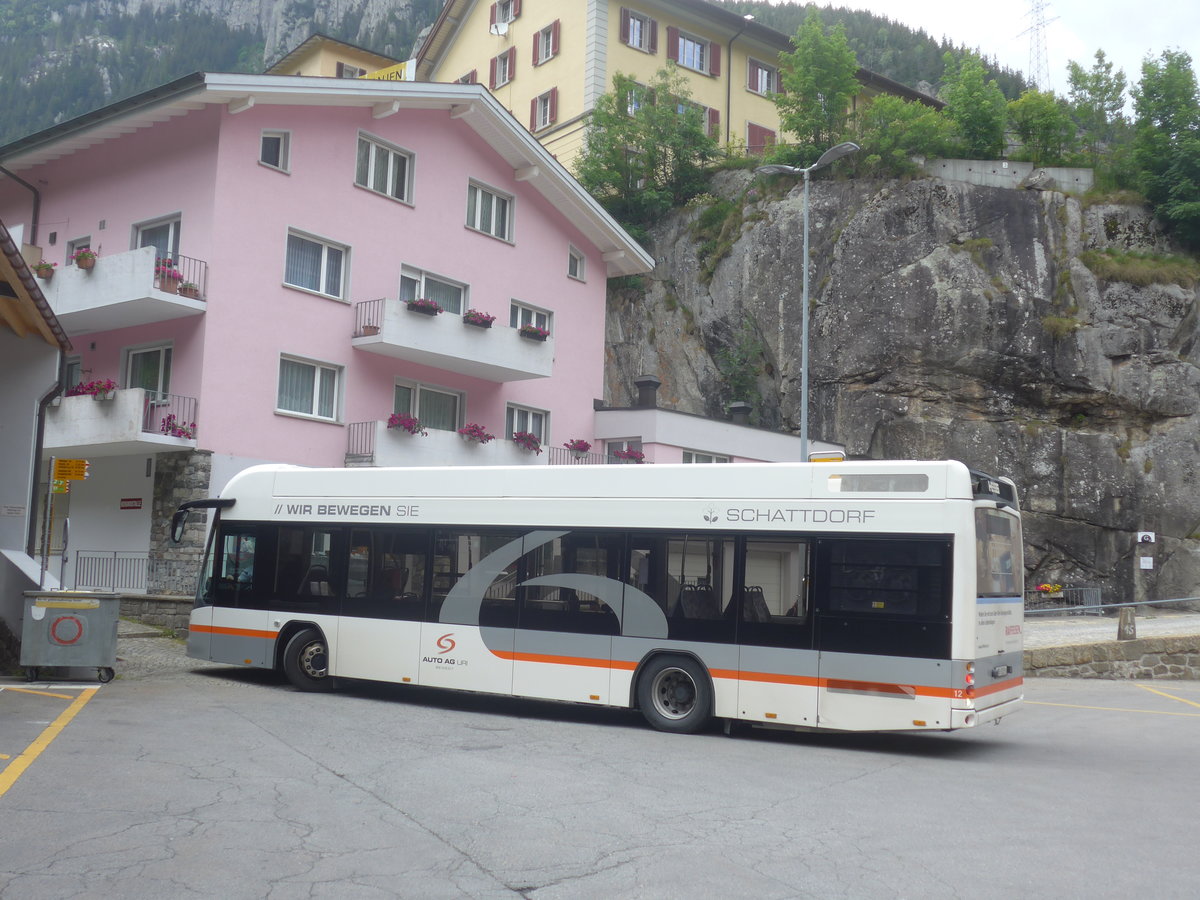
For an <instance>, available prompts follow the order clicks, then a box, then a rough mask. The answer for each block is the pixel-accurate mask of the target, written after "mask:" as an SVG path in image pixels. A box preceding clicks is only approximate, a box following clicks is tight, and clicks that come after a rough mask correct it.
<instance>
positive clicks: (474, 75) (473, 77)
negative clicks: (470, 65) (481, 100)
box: [467, 69, 479, 84]
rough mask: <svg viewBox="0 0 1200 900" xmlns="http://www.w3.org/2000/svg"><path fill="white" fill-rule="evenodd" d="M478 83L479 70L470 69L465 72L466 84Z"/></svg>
mask: <svg viewBox="0 0 1200 900" xmlns="http://www.w3.org/2000/svg"><path fill="white" fill-rule="evenodd" d="M478 83H479V70H478V69H472V70H471V71H470V72H469V73H468V74H467V84H478Z"/></svg>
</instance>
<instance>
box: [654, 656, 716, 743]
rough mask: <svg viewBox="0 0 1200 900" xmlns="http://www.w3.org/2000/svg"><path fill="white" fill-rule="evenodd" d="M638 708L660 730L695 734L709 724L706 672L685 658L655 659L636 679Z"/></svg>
mask: <svg viewBox="0 0 1200 900" xmlns="http://www.w3.org/2000/svg"><path fill="white" fill-rule="evenodd" d="M637 697H638V707H639V708H640V709H641V710H642V715H643V716H644V717H645V718H646V721H647V722H649V723H650V724H651V725H653V726H654V727H655V728H657V729H658V730H659V731H668V732H672V733H674V734H695V733H696V732H697V731H700V730H701V729H703V728H704V727H705V726H707V725H708V723H709V722H710V721H712V705H713V692H712V685H711V683H710V682H709V680H708V673H706V672H705V671H704V669H703V668H702V667H701V666H700V664H699V663H697V662H696V661H695V660H694V659H691V658H690V657H687V656H656V657H655V658H654V659H652V660H650V662H648V663H647V664H646V667H645V668H644V669H643V670H642V674H641V676H640V677H639V678H638V688H637Z"/></svg>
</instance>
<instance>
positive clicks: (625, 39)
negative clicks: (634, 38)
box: [621, 6, 629, 44]
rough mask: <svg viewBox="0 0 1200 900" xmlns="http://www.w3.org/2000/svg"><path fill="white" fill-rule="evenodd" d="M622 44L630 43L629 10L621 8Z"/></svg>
mask: <svg viewBox="0 0 1200 900" xmlns="http://www.w3.org/2000/svg"><path fill="white" fill-rule="evenodd" d="M621 43H622V44H628V43H629V10H627V9H626V8H625V7H623V6H622V7H621Z"/></svg>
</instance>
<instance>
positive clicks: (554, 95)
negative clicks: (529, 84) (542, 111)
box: [550, 87, 558, 124]
mask: <svg viewBox="0 0 1200 900" xmlns="http://www.w3.org/2000/svg"><path fill="white" fill-rule="evenodd" d="M557 121H558V88H556V87H554V88H551V89H550V123H551V124H554V123H555V122H557Z"/></svg>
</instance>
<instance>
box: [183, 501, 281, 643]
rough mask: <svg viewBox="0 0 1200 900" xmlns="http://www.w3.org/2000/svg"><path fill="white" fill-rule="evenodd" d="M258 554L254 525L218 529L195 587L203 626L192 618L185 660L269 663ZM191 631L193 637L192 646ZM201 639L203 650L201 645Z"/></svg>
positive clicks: (270, 630) (269, 633) (268, 630)
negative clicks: (202, 609)
mask: <svg viewBox="0 0 1200 900" xmlns="http://www.w3.org/2000/svg"><path fill="white" fill-rule="evenodd" d="M262 549H263V548H262V546H261V542H260V535H259V529H258V527H257V526H255V525H248V524H247V525H243V524H240V523H233V522H230V523H226V524H224V525H222V527H221V531H220V534H219V535H217V537H216V538H215V539H214V541H213V545H212V560H211V562H210V566H209V568H208V572H207V573H206V575H205V576H204V579H203V583H202V585H201V602H202V603H204V604H206V605H207V607H208V611H209V616H208V621H207V623H205V622H203V621H202V619H201V617H200V616H196V615H193V617H192V627H191V630H190V631H189V633H188V654H189V655H191V656H194V657H196V658H199V659H211V660H213V661H214V662H227V663H237V664H239V665H252V666H271V665H272V664H273V661H274V649H275V640H274V632H275V630H276V629H273V628H272V627H271V624H270V613H269V612H268V611H267V604H266V602H265V591H264V584H263V582H264V580H266V579H264V578H263V568H264V565H265V561H264V559H263V558H262V557H263V554H262V553H261V550H262ZM206 625H207V627H206ZM191 631H195V632H197V638H196V640H195V641H193V639H192V635H191ZM205 634H207V641H206V643H207V647H204V646H202V642H205V638H204V635H205Z"/></svg>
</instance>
